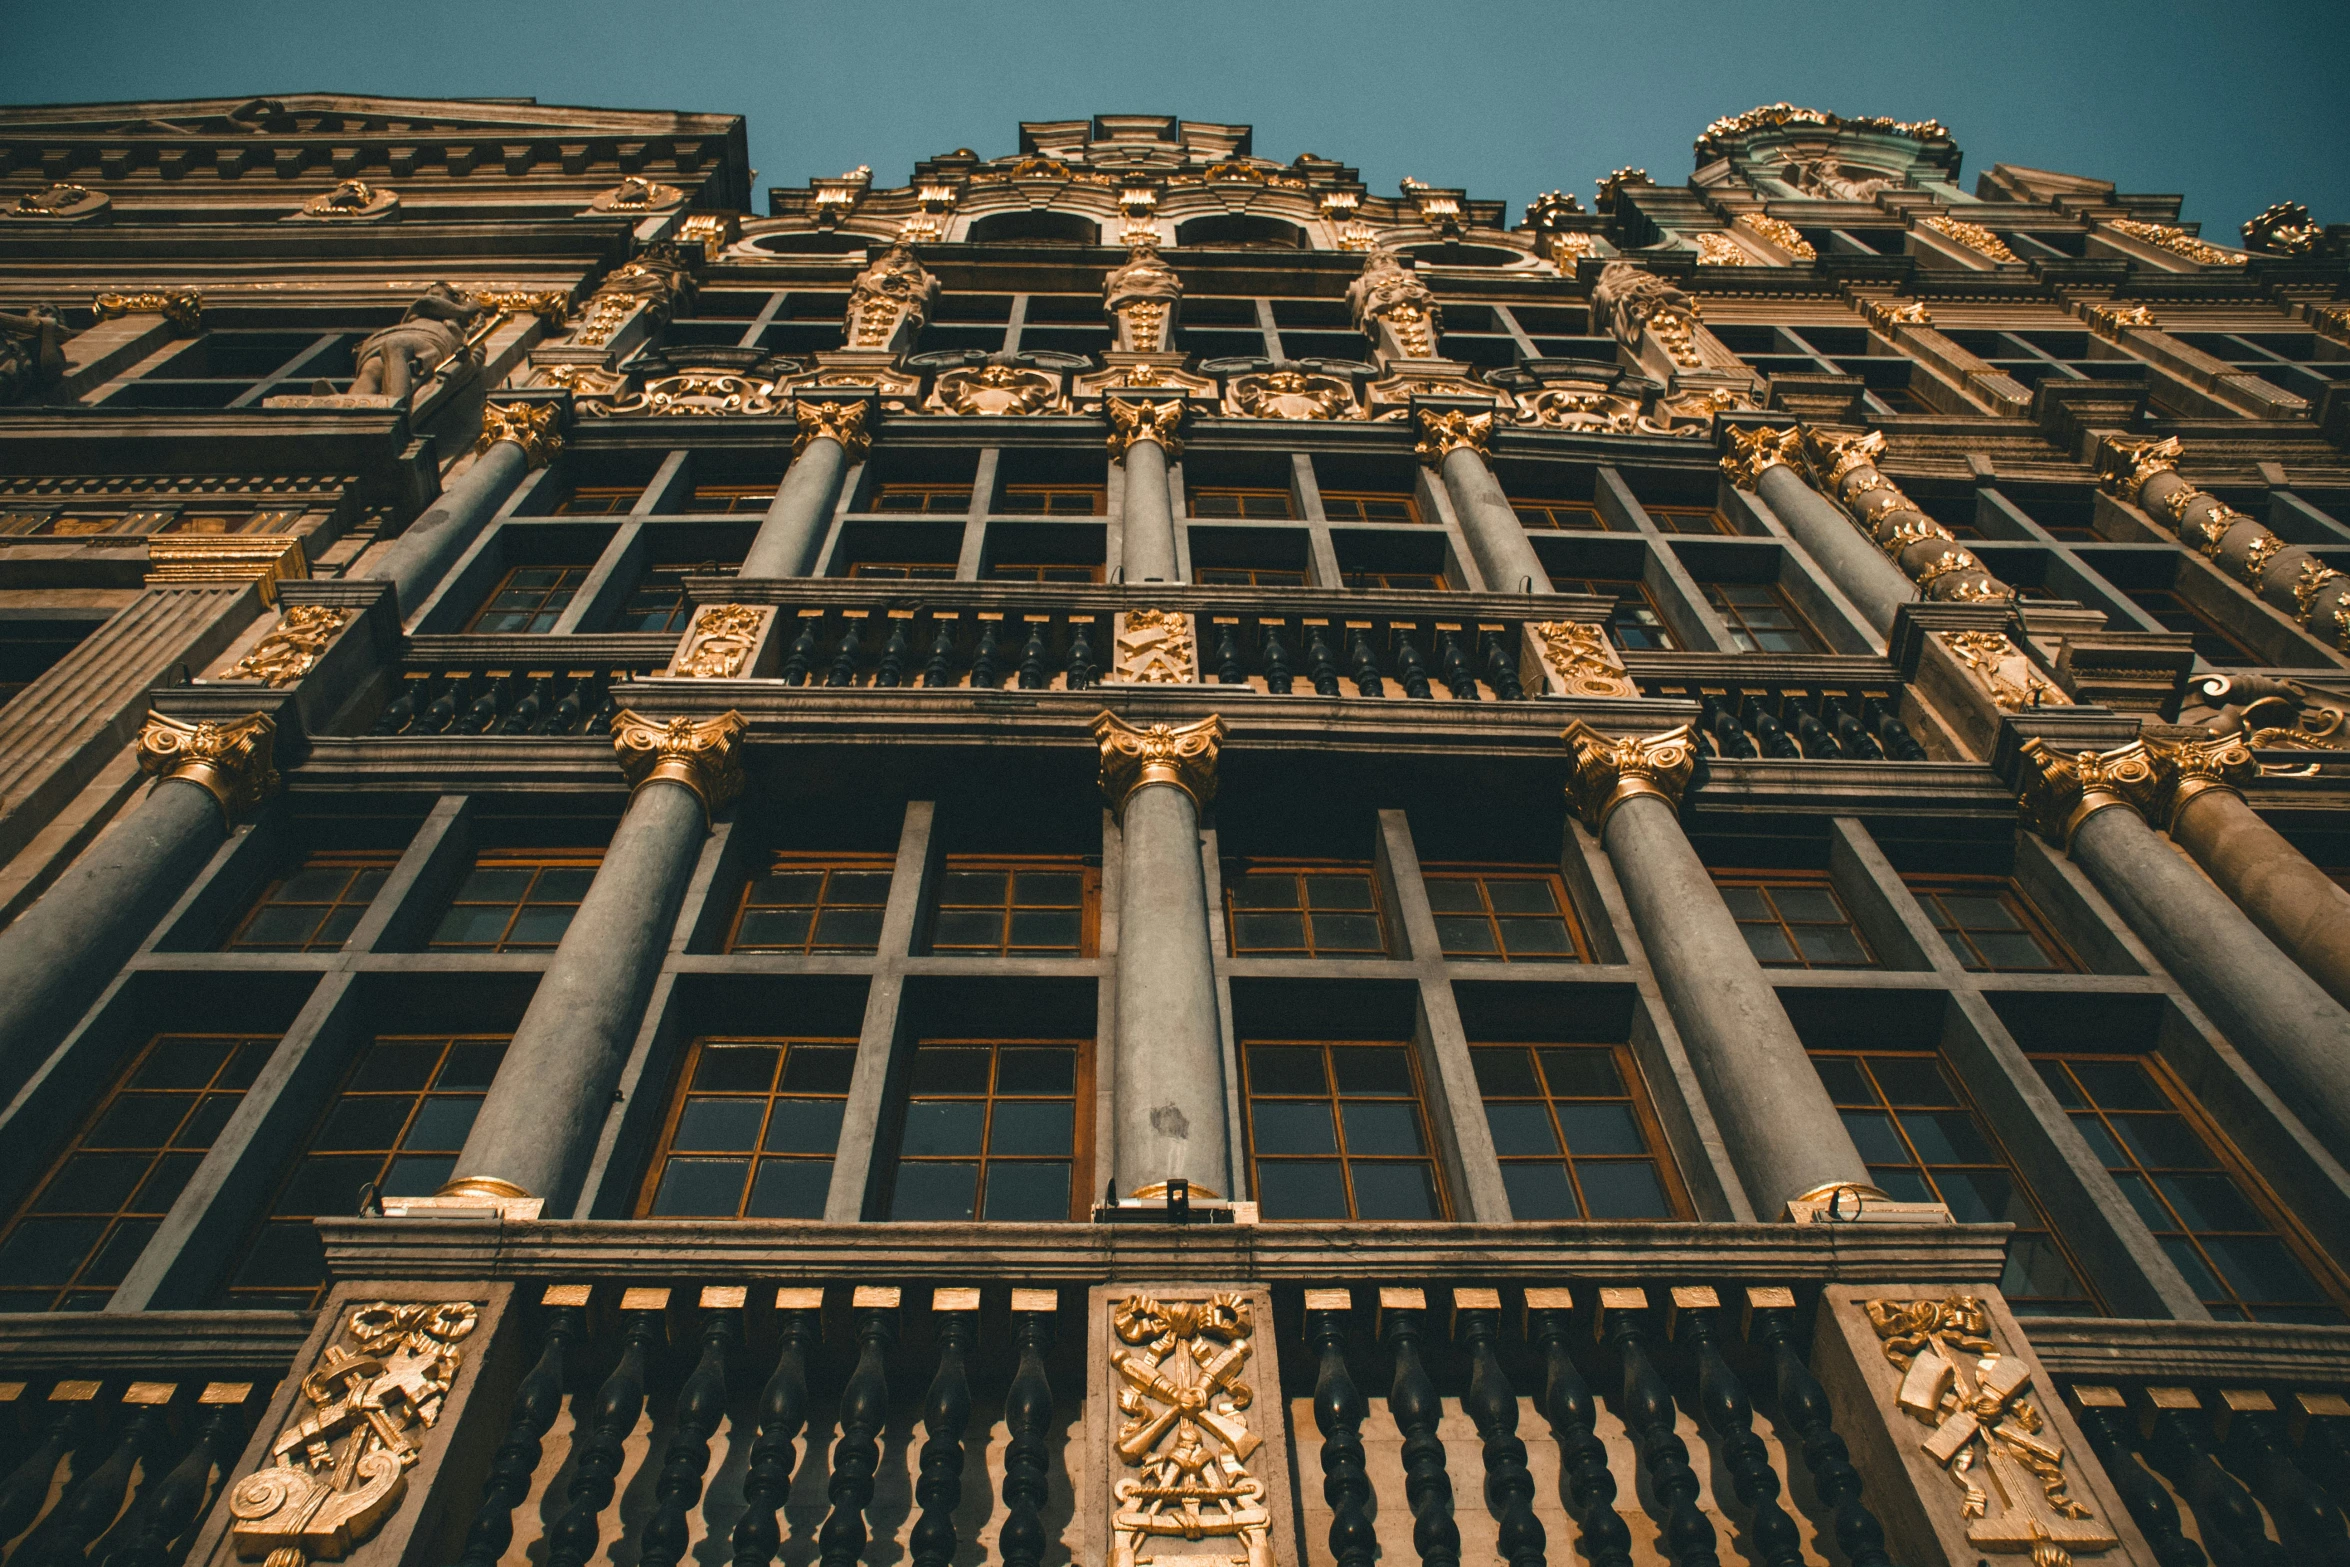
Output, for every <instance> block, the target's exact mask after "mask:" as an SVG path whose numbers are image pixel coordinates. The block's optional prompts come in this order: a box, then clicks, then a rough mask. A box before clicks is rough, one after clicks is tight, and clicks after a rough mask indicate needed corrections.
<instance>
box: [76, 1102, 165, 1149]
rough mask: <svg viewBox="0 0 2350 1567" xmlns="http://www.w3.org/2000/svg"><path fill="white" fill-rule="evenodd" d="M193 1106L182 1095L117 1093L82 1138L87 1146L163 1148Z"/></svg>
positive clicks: (83, 1144)
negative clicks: (112, 1101)
mask: <svg viewBox="0 0 2350 1567" xmlns="http://www.w3.org/2000/svg"><path fill="white" fill-rule="evenodd" d="M190 1108H191V1101H190V1100H189V1099H188V1098H187V1097H186V1096H185V1095H182V1094H117V1095H115V1098H114V1103H112V1104H110V1105H108V1106H107V1107H106V1113H105V1114H104V1115H102V1116H100V1117H99V1118H98V1124H97V1125H96V1126H93V1127H91V1128H90V1134H89V1135H88V1136H87V1137H85V1138H83V1139H82V1146H83V1147H84V1148H160V1147H162V1146H163V1145H164V1144H165V1143H167V1142H169V1141H171V1134H172V1133H173V1132H175V1131H177V1130H178V1129H179V1124H180V1121H181V1119H182V1118H184V1117H185V1116H186V1115H187V1113H188V1111H189V1109H190Z"/></svg>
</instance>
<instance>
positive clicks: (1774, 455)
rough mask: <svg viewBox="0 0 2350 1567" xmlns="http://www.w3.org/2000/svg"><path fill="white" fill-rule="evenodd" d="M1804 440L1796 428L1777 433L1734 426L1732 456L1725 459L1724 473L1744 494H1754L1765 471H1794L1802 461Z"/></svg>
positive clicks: (1762, 427)
mask: <svg viewBox="0 0 2350 1567" xmlns="http://www.w3.org/2000/svg"><path fill="white" fill-rule="evenodd" d="M1800 440H1801V437H1800V436H1799V435H1798V434H1797V433H1796V429H1795V426H1793V425H1789V426H1788V427H1787V428H1786V429H1784V430H1774V429H1771V428H1770V427H1769V426H1767V425H1759V424H1758V425H1751V426H1748V427H1747V428H1745V429H1739V428H1737V427H1736V426H1733V427H1732V428H1731V430H1730V452H1729V455H1728V456H1726V457H1724V458H1723V459H1722V472H1723V474H1724V475H1725V476H1726V477H1727V478H1728V479H1729V481H1730V482H1731V483H1732V484H1734V485H1736V486H1737V487H1738V488H1739V489H1742V490H1751V489H1753V488H1754V487H1755V486H1756V485H1758V484H1760V483H1762V476H1763V470H1764V469H1765V468H1793V467H1794V466H1795V465H1796V463H1797V461H1798V460H1799V457H1800V451H1799V447H1798V444H1797V443H1798V442H1799V441H1800Z"/></svg>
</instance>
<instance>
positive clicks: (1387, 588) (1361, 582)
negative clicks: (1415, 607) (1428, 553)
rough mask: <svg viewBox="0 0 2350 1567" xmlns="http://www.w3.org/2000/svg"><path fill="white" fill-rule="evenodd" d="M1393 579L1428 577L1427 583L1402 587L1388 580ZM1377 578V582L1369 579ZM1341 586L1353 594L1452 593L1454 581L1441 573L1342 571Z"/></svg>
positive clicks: (1340, 574) (1340, 575)
mask: <svg viewBox="0 0 2350 1567" xmlns="http://www.w3.org/2000/svg"><path fill="white" fill-rule="evenodd" d="M1393 577H1426V578H1427V579H1428V581H1426V582H1425V583H1419V582H1414V583H1410V584H1407V585H1405V586H1402V587H1398V586H1397V585H1396V584H1395V583H1393V582H1392V581H1390V580H1388V579H1390V578H1393ZM1371 578H1377V579H1378V580H1377V581H1370V580H1368V579H1371ZM1339 582H1340V585H1341V586H1343V587H1345V588H1346V589H1347V591H1349V592H1352V593H1450V592H1451V591H1453V587H1452V579H1451V578H1450V577H1447V576H1446V575H1445V574H1444V573H1443V572H1441V571H1342V572H1340V573H1339Z"/></svg>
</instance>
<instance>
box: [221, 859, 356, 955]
mask: <svg viewBox="0 0 2350 1567" xmlns="http://www.w3.org/2000/svg"><path fill="white" fill-rule="evenodd" d="M399 863H400V856H399V854H398V853H397V852H395V851H393V850H389V849H320V850H316V851H314V852H312V853H310V854H308V855H305V856H304V857H303V858H302V861H301V863H300V864H298V865H296V866H294V867H293V869H291V870H289V871H287V872H286V873H285V874H284V875H283V876H279V877H277V878H275V879H274V880H272V881H271V882H270V883H269V885H268V886H266V887H264V888H262V889H261V892H260V895H259V896H257V897H255V898H254V900H253V901H252V902H251V903H250V904H248V905H247V906H246V909H245V912H244V914H243V915H242V916H240V917H239V918H238V920H237V924H236V928H235V929H234V930H232V931H231V932H229V935H228V939H227V940H226V941H223V942H222V943H221V950H222V951H223V952H340V951H342V950H343V949H344V948H345V947H347V946H349V945H350V942H351V938H350V937H349V936H345V937H343V938H342V939H341V940H340V941H336V942H333V943H326V942H321V941H320V940H319V939H318V932H319V930H320V929H321V928H323V927H324V926H325V924H326V922H327V921H328V920H329V919H331V918H333V916H334V914H335V912H336V911H337V910H339V909H343V908H356V909H358V910H360V912H361V917H362V918H364V917H365V913H366V911H367V910H368V909H370V908H372V907H374V905H375V900H376V898H377V897H378V896H380V895H381V893H382V890H383V889H382V885H381V884H380V883H379V884H378V885H377V887H376V890H375V891H374V892H371V893H369V894H368V895H367V897H366V899H365V900H364V901H362V902H358V903H353V902H352V901H351V899H350V896H349V894H350V891H351V887H352V885H353V883H354V882H356V881H357V880H358V878H359V876H360V874H361V873H363V872H366V871H371V870H376V871H382V872H383V873H384V875H385V876H386V877H389V876H390V875H391V872H392V868H393V867H394V866H396V865H398V864H399ZM313 870H346V871H349V872H350V873H351V874H350V875H349V876H347V877H345V878H344V881H343V890H342V891H341V892H338V893H337V894H335V896H334V898H333V899H332V900H331V901H329V902H326V903H310V902H287V903H282V904H280V903H277V902H276V901H275V899H276V894H277V891H278V889H279V888H281V887H283V886H285V884H286V883H287V882H289V881H292V880H293V879H294V878H295V877H296V876H298V875H302V874H304V873H306V872H309V871H313ZM272 907H279V908H303V909H316V910H318V911H319V913H318V923H317V924H316V925H314V926H312V927H311V933H310V935H309V936H308V937H307V938H305V939H304V940H303V942H302V943H301V945H299V946H289V945H286V944H285V943H282V942H248V941H246V940H244V939H243V938H244V934H245V932H246V931H248V930H250V929H251V928H252V926H253V922H254V921H255V920H257V919H259V918H260V917H261V915H262V913H263V911H265V910H267V909H269V908H272Z"/></svg>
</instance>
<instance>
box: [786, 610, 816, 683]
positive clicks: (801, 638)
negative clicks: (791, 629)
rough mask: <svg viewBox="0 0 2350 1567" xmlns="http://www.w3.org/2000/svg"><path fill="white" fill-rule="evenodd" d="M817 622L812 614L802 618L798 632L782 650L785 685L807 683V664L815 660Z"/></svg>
mask: <svg viewBox="0 0 2350 1567" xmlns="http://www.w3.org/2000/svg"><path fill="white" fill-rule="evenodd" d="M819 623H820V622H819V620H818V618H817V617H816V616H814V615H811V616H809V617H807V618H806V619H805V620H802V621H801V622H800V634H799V635H798V636H796V637H794V638H792V641H791V646H790V647H789V648H787V649H785V650H784V655H783V670H782V674H783V683H784V684H785V685H787V686H797V685H805V684H807V681H808V666H810V665H811V664H813V663H815V662H816V627H817V625H818V624H819Z"/></svg>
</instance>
